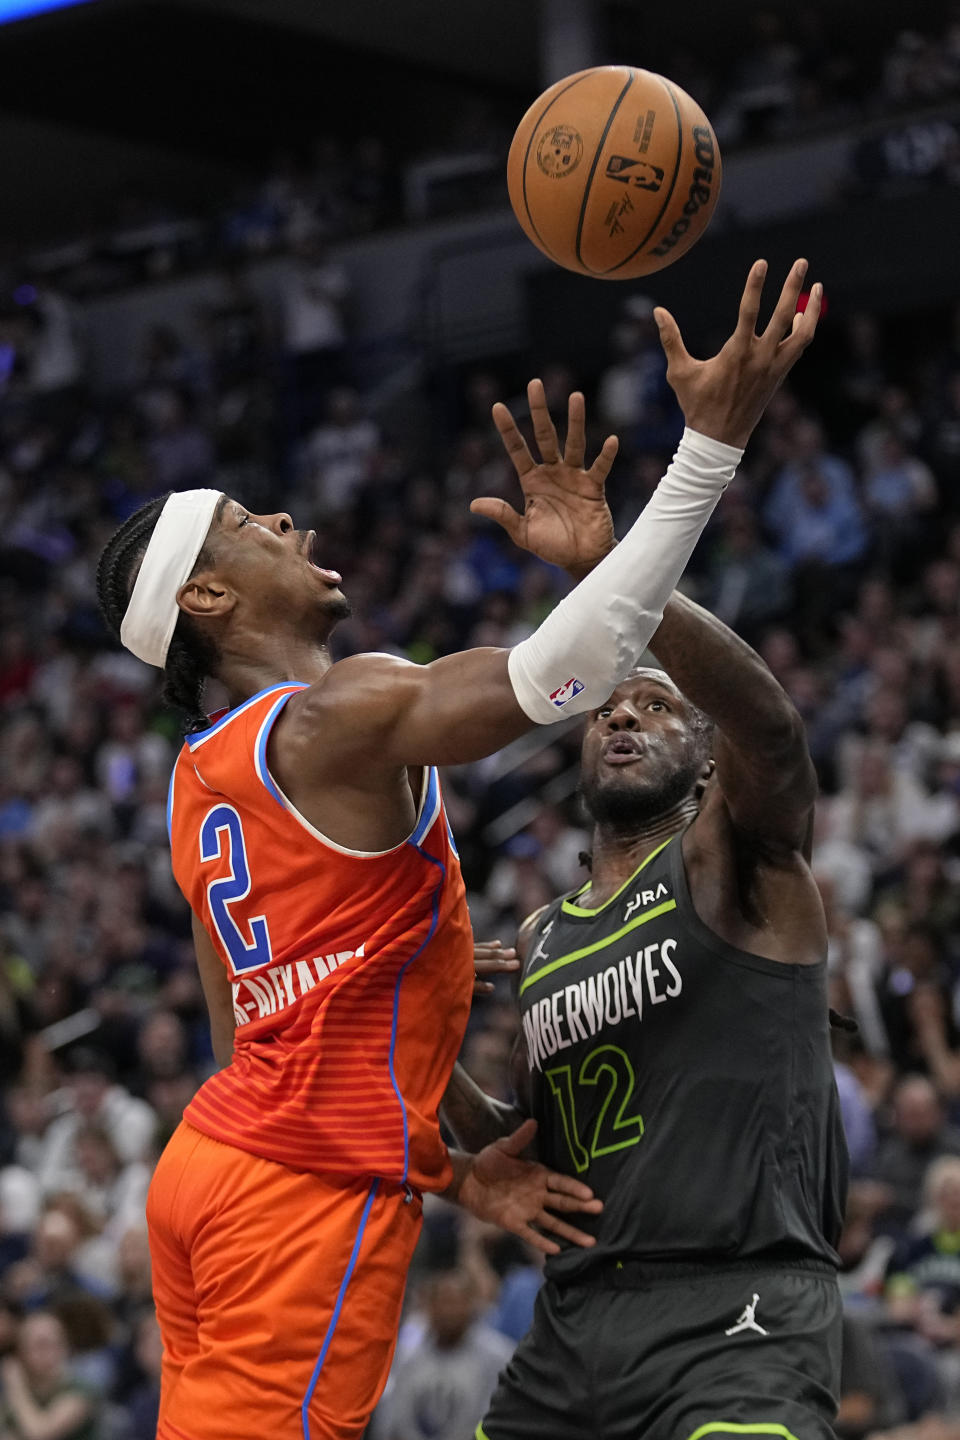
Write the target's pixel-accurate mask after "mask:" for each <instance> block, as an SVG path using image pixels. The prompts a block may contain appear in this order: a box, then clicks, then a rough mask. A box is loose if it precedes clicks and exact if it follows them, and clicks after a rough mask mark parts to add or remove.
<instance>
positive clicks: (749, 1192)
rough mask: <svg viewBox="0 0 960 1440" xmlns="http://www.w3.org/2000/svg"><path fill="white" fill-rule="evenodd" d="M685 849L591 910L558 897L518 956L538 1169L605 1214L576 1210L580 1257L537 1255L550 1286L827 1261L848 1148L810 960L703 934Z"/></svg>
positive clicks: (674, 850) (647, 866) (667, 850)
mask: <svg viewBox="0 0 960 1440" xmlns="http://www.w3.org/2000/svg"><path fill="white" fill-rule="evenodd" d="M681 845H682V840H681V837H680V836H679V835H677V836H675V837H674V838H673V839H672V840H670V841H668V842H667V843H666V844H665V845H663V846H661V847H660V849H659V850H656V851H654V853H653V854H652V855H651V856H649V857H648V859H647V860H646V861H645V862H644V864H643V865H642V866H641V867H640V869H639V870H638V871H637V872H636V873H635V874H634V875H633V876H632V877H631V879H630V880H628V881H627V883H626V884H625V885H624V886H622V887H621V889H620V890H619V891H618V892H617V894H616V895H614V896H613V897H612V898H611V899H610V900H609V901H608V902H607V903H606V904H605V905H602V906H600V907H599V908H598V909H596V910H588V909H583V908H581V907H580V906H578V905H577V903H576V897H573V898H572V899H570V898H567V899H564V900H558V901H555V902H554V903H553V904H552V905H551V906H549V908H548V909H547V910H546V911H545V913H544V915H543V916H542V917H541V920H540V923H539V925H538V926H537V928H536V930H535V931H534V933H533V935H532V937H531V940H530V943H529V946H528V949H527V957H526V959H525V961H524V965H523V969H522V971H521V976H520V1007H521V1016H522V1024H523V1037H524V1042H525V1047H526V1054H527V1063H528V1065H529V1069H530V1080H531V1093H532V1114H533V1115H534V1116H535V1117H536V1119H537V1121H538V1123H539V1131H538V1137H537V1147H538V1151H539V1154H540V1158H541V1159H542V1160H543V1161H544V1163H545V1164H547V1165H549V1166H551V1167H552V1168H553V1169H555V1170H561V1171H564V1172H565V1173H567V1174H569V1175H575V1176H577V1177H578V1178H579V1179H581V1180H583V1181H584V1182H585V1183H586V1184H588V1185H590V1186H591V1187H592V1188H593V1190H594V1192H595V1193H596V1194H597V1195H599V1196H600V1197H601V1198H602V1200H603V1202H604V1210H603V1213H602V1214H601V1215H599V1216H596V1217H589V1216H588V1217H576V1218H577V1224H578V1225H580V1226H581V1227H582V1228H583V1229H585V1230H587V1231H589V1232H590V1233H592V1234H595V1235H596V1237H597V1245H596V1247H595V1248H594V1249H592V1250H583V1249H579V1248H576V1247H569V1248H567V1249H565V1250H564V1251H563V1253H562V1254H560V1255H558V1256H555V1257H553V1258H551V1259H549V1260H548V1261H547V1274H548V1275H549V1276H550V1277H551V1278H553V1279H557V1280H559V1279H572V1278H573V1277H574V1276H581V1275H586V1274H588V1273H589V1271H590V1269H591V1267H593V1266H596V1265H597V1263H598V1262H601V1261H610V1260H614V1259H626V1258H633V1259H646V1260H653V1259H672V1260H680V1259H683V1260H698V1259H700V1258H702V1259H704V1260H707V1259H723V1258H727V1259H734V1258H737V1259H741V1258H744V1257H751V1258H752V1257H757V1258H760V1257H763V1256H769V1257H770V1258H771V1259H773V1258H775V1257H783V1258H784V1259H787V1258H794V1259H797V1258H804V1257H807V1258H815V1259H820V1260H826V1261H828V1262H831V1263H834V1264H836V1263H837V1256H836V1254H835V1252H834V1249H833V1246H834V1245H835V1243H836V1240H837V1237H838V1235H839V1232H840V1225H841V1222H842V1218H843V1208H844V1203H845V1198H846V1184H847V1149H846V1142H845V1140H844V1135H843V1129H842V1125H841V1120H840V1106H839V1100H838V1097H837V1090H836V1084H835V1081H834V1075H833V1064H832V1059H831V1052H830V1039H829V1019H828V1008H827V984H826V962H825V961H824V963H823V964H819V965H790V964H782V963H779V962H777V961H774V960H767V959H764V958H763V957H761V956H758V955H750V954H747V953H746V952H744V951H741V950H737V949H735V948H734V947H733V946H732V945H728V944H727V943H726V942H725V941H724V940H722V939H720V937H719V936H717V935H715V934H714V933H713V931H711V930H710V929H709V928H708V927H707V926H706V925H704V924H703V922H702V921H701V920H700V919H699V917H698V916H697V914H696V912H695V911H694V909H693V905H692V902H691V899H690V893H689V890H688V888H687V879H686V872H685V869H684V864H683V856H682V849H681ZM571 1218H573V1217H571Z"/></svg>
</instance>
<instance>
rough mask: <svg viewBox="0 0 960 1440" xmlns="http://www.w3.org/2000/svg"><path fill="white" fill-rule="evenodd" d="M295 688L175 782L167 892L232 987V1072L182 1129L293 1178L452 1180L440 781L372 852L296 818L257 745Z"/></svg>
mask: <svg viewBox="0 0 960 1440" xmlns="http://www.w3.org/2000/svg"><path fill="white" fill-rule="evenodd" d="M304 688H305V687H304V686H302V685H294V684H284V685H274V686H272V687H271V688H270V689H268V690H263V691H261V692H260V694H258V695H254V696H253V697H252V698H251V699H250V700H247V701H246V702H245V703H244V704H243V705H240V706H238V707H237V708H236V709H235V710H230V711H228V712H227V713H226V714H223V715H221V716H220V718H219V719H217V720H216V722H215V724H213V725H212V726H211V727H210V728H209V729H208V730H203V731H201V732H200V733H198V734H195V735H190V736H188V737H187V740H186V743H185V744H184V746H183V749H182V750H181V752H180V755H179V756H178V758H177V763H176V765H175V766H174V771H173V775H172V777H171V780H170V797H169V804H168V820H169V828H170V843H171V850H172V855H173V870H174V875H175V876H176V880H177V883H178V884H179V886H180V888H181V890H182V891H183V893H184V895H185V896H186V898H187V900H188V901H189V902H190V905H191V906H192V908H193V910H194V912H195V913H196V914H197V915H198V916H199V917H200V919H201V921H202V922H203V924H204V926H205V927H206V929H207V931H208V932H209V934H210V936H211V938H212V940H213V942H214V945H215V947H216V949H217V951H218V953H219V954H220V956H221V957H222V959H223V963H224V965H225V966H226V967H227V971H228V974H229V976H230V980H231V984H232V987H233V1007H234V1014H235V1016H236V1024H237V1029H236V1041H235V1047H234V1057H233V1061H232V1063H231V1064H230V1065H229V1066H227V1068H226V1069H224V1070H221V1071H219V1072H218V1073H217V1074H216V1075H213V1076H211V1078H210V1079H209V1080H207V1081H206V1083H205V1084H204V1085H203V1086H202V1088H201V1089H200V1091H199V1092H198V1093H197V1095H196V1096H195V1097H194V1099H193V1100H192V1101H191V1103H190V1105H189V1106H188V1108H187V1110H186V1113H185V1118H186V1119H187V1120H189V1122H190V1124H191V1125H194V1126H196V1128H197V1129H198V1130H201V1131H203V1132H204V1134H206V1135H209V1136H211V1137H212V1138H213V1139H215V1140H222V1141H225V1142H226V1143H227V1144H229V1145H235V1146H237V1147H238V1148H240V1149H242V1150H247V1151H250V1152H251V1153H252V1154H254V1155H259V1156H262V1157H263V1158H264V1159H267V1160H276V1161H279V1162H280V1163H281V1164H284V1165H289V1166H291V1167H292V1168H294V1169H298V1170H314V1171H321V1172H329V1173H333V1174H337V1173H342V1174H344V1175H349V1176H351V1177H352V1178H356V1177H358V1176H365V1175H379V1176H383V1177H384V1178H385V1179H389V1180H394V1181H396V1182H397V1183H399V1184H404V1183H407V1182H408V1181H409V1183H410V1184H411V1185H414V1186H416V1187H417V1188H418V1189H428V1190H437V1189H442V1188H443V1187H444V1186H445V1185H447V1184H448V1183H449V1179H450V1168H449V1160H448V1159H447V1154H446V1149H445V1147H444V1145H443V1142H442V1140H441V1138H440V1131H439V1125H438V1121H437V1107H438V1105H439V1103H440V1099H441V1097H442V1095H443V1091H444V1089H445V1088H446V1085H447V1081H448V1080H449V1078H450V1073H451V1071H452V1069H453V1064H454V1061H455V1060H456V1056H457V1052H458V1050H459V1048H460V1042H461V1040H462V1038H463V1032H464V1029H465V1028H466V1023H467V1016H468V1014H469V1010H470V998H471V993H472V987H473V941H472V936H471V931H470V919H469V916H468V913H467V906H466V899H465V895H464V887H463V880H462V878H461V875H460V865H459V861H458V859H457V852H456V849H455V847H454V844H453V839H452V836H451V834H450V828H449V825H448V823H447V818H446V813H445V811H444V808H443V801H442V799H441V795H440V784H439V779H438V776H437V772H436V770H435V769H433V768H427V769H425V770H424V776H423V789H422V793H421V798H420V804H419V807H418V812H417V822H416V825H415V827H414V830H413V832H412V833H411V835H410V836H409V837H408V839H406V840H405V841H403V843H402V844H400V845H396V846H394V847H393V848H392V849H390V850H387V851H383V852H382V853H374V854H368V853H364V852H358V851H354V850H347V849H345V848H344V847H343V846H341V845H336V844H335V843H334V842H333V841H331V840H328V839H327V838H326V837H325V836H323V835H321V834H320V832H319V831H318V830H316V829H314V827H313V826H312V825H310V824H309V823H308V821H306V820H305V819H304V818H303V816H302V815H300V814H299V813H298V812H297V811H296V810H295V809H294V807H293V806H292V805H291V804H290V802H289V801H288V800H287V798H286V797H285V796H284V795H283V794H282V793H281V791H280V789H279V787H278V786H277V784H276V782H275V781H274V779H273V777H272V776H271V774H270V771H269V769H268V766H267V745H268V741H269V737H270V731H271V728H272V726H273V724H274V723H275V721H276V719H277V716H278V715H279V714H280V712H281V710H282V709H283V707H284V705H285V704H286V703H287V701H288V700H289V699H290V697H291V696H292V695H294V694H296V692H297V691H298V690H302V689H304Z"/></svg>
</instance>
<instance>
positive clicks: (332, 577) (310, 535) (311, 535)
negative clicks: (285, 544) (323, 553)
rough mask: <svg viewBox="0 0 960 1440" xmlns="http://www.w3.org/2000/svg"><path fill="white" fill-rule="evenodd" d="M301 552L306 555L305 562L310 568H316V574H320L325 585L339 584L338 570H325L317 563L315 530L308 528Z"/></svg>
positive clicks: (340, 577) (339, 575)
mask: <svg viewBox="0 0 960 1440" xmlns="http://www.w3.org/2000/svg"><path fill="white" fill-rule="evenodd" d="M303 554H304V556H305V557H306V560H307V563H308V565H309V566H310V568H311V570H316V572H317V574H318V575H319V576H320V578H321V580H323V582H324V584H325V585H339V584H340V581H341V580H342V579H343V576H342V575H341V574H340V572H339V570H327V569H326V568H325V567H324V566H323V565H318V564H317V532H316V530H309V531H308V532H307V539H306V543H305V545H304V547H303Z"/></svg>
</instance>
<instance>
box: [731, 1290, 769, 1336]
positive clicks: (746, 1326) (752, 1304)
mask: <svg viewBox="0 0 960 1440" xmlns="http://www.w3.org/2000/svg"><path fill="white" fill-rule="evenodd" d="M759 1303H760V1296H759V1295H754V1297H753V1299H752V1300H751V1301H749V1302H748V1303H747V1304H746V1305H744V1307H743V1314H742V1315H741V1316H740V1318H739V1320H738V1321H737V1323H736V1325H731V1326H730V1329H729V1330H724V1332H723V1333H724V1335H739V1334H740V1331H741V1330H756V1332H757V1334H758V1335H766V1333H767V1332H766V1330H764V1328H763V1326H762V1325H758V1324H757V1320H756V1315H757V1305H758V1304H759Z"/></svg>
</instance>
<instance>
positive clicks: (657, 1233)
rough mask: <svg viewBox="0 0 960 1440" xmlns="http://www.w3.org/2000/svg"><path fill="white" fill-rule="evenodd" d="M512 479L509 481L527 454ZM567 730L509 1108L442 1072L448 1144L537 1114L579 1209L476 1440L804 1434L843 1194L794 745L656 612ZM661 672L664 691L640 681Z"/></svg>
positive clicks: (704, 640) (690, 629)
mask: <svg viewBox="0 0 960 1440" xmlns="http://www.w3.org/2000/svg"><path fill="white" fill-rule="evenodd" d="M531 463H533V462H532V461H531ZM651 648H652V650H653V652H654V654H655V655H656V657H657V659H658V660H659V661H660V662H661V663H662V664H663V666H664V667H665V671H664V670H657V669H640V670H637V671H636V672H635V673H634V674H632V675H631V676H629V677H628V678H627V680H625V681H624V682H623V683H622V684H621V685H619V686H618V687H617V689H616V690H615V691H614V692H613V694H612V695H611V697H610V699H609V700H608V701H607V703H606V704H604V705H602V706H601V707H600V708H599V709H597V710H594V711H592V712H591V713H590V714H589V715H588V717H587V720H586V728H585V733H584V739H583V750H582V781H581V785H582V794H583V798H584V801H585V804H586V807H587V809H588V811H589V812H590V815H591V817H592V819H593V842H592V859H591V871H590V879H589V881H588V882H587V884H586V885H585V886H584V887H583V889H582V890H580V891H579V892H577V893H576V894H574V895H572V896H568V897H566V898H563V899H561V900H558V901H555V902H554V903H553V904H552V905H549V906H547V907H546V908H545V909H544V910H542V911H540V912H539V913H538V914H536V915H534V916H531V917H530V919H529V920H528V921H527V922H526V924H525V925H524V926H523V927H522V929H521V935H520V939H519V942H518V948H519V950H520V953H521V956H522V967H521V970H520V972H519V978H518V998H519V1005H520V1012H521V1021H522V1028H521V1036H520V1041H519V1043H518V1054H517V1060H518V1066H517V1076H516V1080H515V1086H516V1090H517V1094H518V1097H519V1101H518V1105H517V1107H516V1108H515V1109H513V1110H510V1109H508V1108H507V1107H499V1108H498V1107H495V1106H493V1105H492V1104H491V1103H490V1102H488V1101H487V1100H486V1097H483V1096H482V1095H481V1094H480V1093H479V1091H477V1089H476V1087H474V1086H473V1085H472V1084H471V1082H470V1081H469V1079H468V1077H466V1076H465V1075H464V1074H463V1072H462V1071H460V1070H459V1069H458V1071H457V1073H456V1075H455V1078H454V1081H453V1082H452V1083H451V1087H450V1089H449V1090H448V1092H447V1096H446V1099H445V1104H444V1109H445V1113H446V1118H447V1121H448V1123H449V1124H450V1125H451V1128H453V1129H454V1131H455V1133H456V1134H457V1138H458V1140H459V1141H460V1143H462V1144H466V1145H467V1146H468V1148H474V1147H475V1146H476V1145H477V1144H478V1143H479V1142H481V1141H487V1140H488V1139H489V1138H490V1137H491V1136H492V1135H494V1134H496V1133H498V1131H499V1132H501V1133H502V1132H503V1131H504V1130H509V1129H510V1128H511V1127H513V1126H515V1125H516V1124H518V1123H519V1122H520V1120H521V1118H523V1117H526V1116H528V1115H532V1116H534V1117H535V1118H536V1119H537V1121H538V1125H539V1129H538V1138H537V1149H538V1155H539V1158H540V1159H541V1160H542V1161H544V1162H545V1163H546V1164H547V1165H549V1166H551V1167H554V1168H556V1169H558V1170H565V1171H566V1172H567V1173H568V1174H570V1175H575V1176H577V1178H579V1179H580V1180H582V1181H584V1182H585V1183H586V1184H588V1185H590V1186H591V1187H592V1189H593V1191H594V1193H595V1194H596V1195H598V1196H599V1197H601V1198H602V1200H603V1202H604V1206H603V1212H602V1214H600V1215H598V1216H596V1217H587V1218H585V1220H584V1228H585V1229H587V1230H592V1231H593V1233H594V1234H595V1235H596V1239H597V1244H596V1246H595V1247H594V1248H593V1249H590V1250H582V1249H574V1248H572V1247H568V1248H565V1249H564V1250H563V1251H562V1253H560V1254H558V1255H556V1256H554V1257H552V1258H551V1259H549V1260H548V1261H547V1265H546V1283H545V1285H544V1286H543V1288H542V1290H541V1293H540V1295H539V1297H538V1302H537V1307H536V1314H535V1319H534V1323H533V1326H532V1328H531V1330H530V1332H529V1333H528V1335H527V1336H526V1337H525V1338H524V1340H522V1341H521V1343H520V1345H519V1347H518V1349H517V1351H516V1354H515V1355H514V1358H513V1360H512V1361H511V1363H510V1364H509V1366H508V1367H507V1369H506V1370H505V1372H504V1374H503V1376H502V1379H501V1383H500V1386H499V1388H498V1390H497V1391H496V1393H495V1395H494V1398H493V1400H492V1402H491V1407H490V1410H489V1412H488V1414H487V1416H486V1417H485V1418H484V1420H483V1422H482V1424H481V1426H480V1427H479V1428H478V1430H477V1436H478V1440H534V1437H536V1440H546V1437H549V1440H582V1437H585V1436H600V1437H602V1440H639V1437H641V1436H642V1437H643V1440H703V1437H706V1436H718V1437H733V1436H742V1435H750V1436H770V1437H779V1440H808V1437H813V1436H818V1437H827V1436H829V1435H830V1434H831V1430H830V1422H831V1419H832V1417H833V1415H834V1414H835V1396H836V1394H837V1392H838V1383H839V1357H840V1319H841V1311H840V1300H839V1295H838V1290H837V1283H836V1268H835V1267H836V1265H837V1256H836V1254H835V1252H834V1248H833V1247H834V1244H835V1242H836V1238H837V1235H838V1233H839V1229H840V1224H841V1220H842V1215H843V1206H844V1198H845V1189H846V1178H847V1157H846V1147H845V1142H844V1138H843V1132H842V1129H841V1123H840V1115H839V1106H838V1101H837V1095H836V1089H835V1085H834V1079H833V1068H832V1063H831V1053H830V1042H829V1021H828V1007H827V992H826V962H825V956H826V933H825V925H824V917H823V912H822V909H821V904H820V899H819V895H818V892H817V889H816V886H815V885H814V882H813V878H812V875H811V873H810V869H809V864H808V861H809V847H810V831H811V817H812V812H813V804H814V796H815V792H816V783H815V777H814V771H813V766H812V763H811V760H810V756H809V753H808V749H807V745H806V741H805V737H804V732H803V726H802V724H801V721H800V719H799V716H798V715H797V713H796V711H795V710H794V708H793V706H792V705H791V703H790V701H789V699H788V698H787V696H786V695H785V694H784V692H783V690H782V689H781V688H780V686H779V685H778V684H777V682H776V681H775V680H774V678H773V676H772V675H771V673H770V671H769V670H768V669H767V668H766V666H765V665H764V664H763V662H762V661H761V660H760V658H759V657H758V656H757V655H756V654H755V653H754V652H753V651H752V650H751V649H750V647H749V646H748V645H746V644H744V642H743V641H742V640H740V639H739V638H738V637H737V636H736V635H735V634H733V632H732V631H730V630H729V629H727V627H726V626H725V625H723V624H721V623H720V622H719V621H718V620H716V619H714V618H713V617H712V616H711V615H709V614H707V613H706V612H705V611H704V610H702V609H700V608H699V607H698V606H696V605H694V604H692V603H691V602H690V601H688V600H686V599H684V598H683V597H681V596H679V595H677V596H675V597H674V598H673V599H672V600H671V602H670V603H669V604H668V606H667V608H666V610H665V613H664V617H663V620H662V622H661V624H660V627H659V629H658V630H657V632H656V634H655V636H654V639H653V641H652V642H651ZM665 672H666V673H665Z"/></svg>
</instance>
